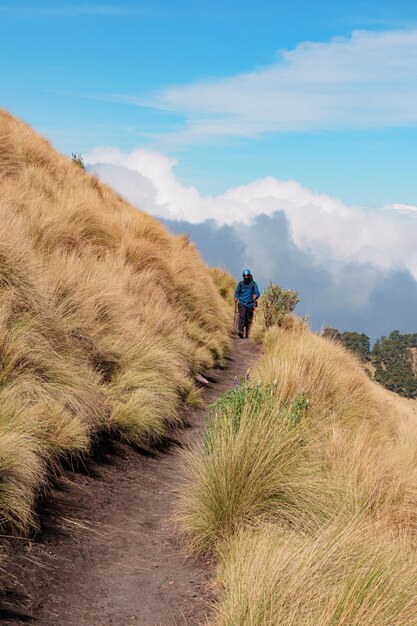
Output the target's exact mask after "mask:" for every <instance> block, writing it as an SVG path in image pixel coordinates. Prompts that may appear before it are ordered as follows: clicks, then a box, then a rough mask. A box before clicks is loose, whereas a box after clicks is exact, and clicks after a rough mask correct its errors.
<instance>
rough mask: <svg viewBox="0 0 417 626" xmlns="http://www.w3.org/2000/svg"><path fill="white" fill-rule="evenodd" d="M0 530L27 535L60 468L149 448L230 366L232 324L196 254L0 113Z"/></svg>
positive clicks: (179, 239)
mask: <svg viewBox="0 0 417 626" xmlns="http://www.w3.org/2000/svg"><path fill="white" fill-rule="evenodd" d="M0 296H1V297H0V478H1V482H0V522H1V526H2V528H3V529H6V528H7V529H8V531H10V530H19V531H26V530H27V529H28V528H29V527H30V525H32V524H33V523H34V514H33V505H34V498H35V496H36V493H37V492H38V490H39V488H40V486H41V485H42V484H43V483H44V481H45V480H46V477H47V475H48V471H49V469H50V468H51V467H53V466H54V465H55V464H56V463H57V462H58V461H59V459H60V458H61V457H62V456H68V455H74V454H80V453H86V452H88V450H89V448H90V446H91V444H92V442H93V440H94V439H95V437H96V435H97V433H99V432H102V431H108V432H109V431H112V432H117V433H119V434H120V436H122V437H123V438H124V439H125V440H127V441H132V442H135V443H138V444H140V445H148V444H149V443H152V442H154V441H155V440H157V439H159V438H160V437H162V436H163V435H164V433H165V431H166V429H167V426H168V425H169V424H170V423H173V422H175V421H176V420H177V419H178V409H179V407H180V406H181V403H182V402H183V401H187V400H188V401H189V402H193V401H196V399H197V395H196V391H195V388H194V384H193V380H192V376H193V374H194V373H195V372H197V371H199V370H201V369H202V368H205V367H208V366H210V365H212V364H213V363H214V362H215V361H222V359H223V358H224V355H225V351H226V350H227V346H228V338H227V330H228V326H229V313H228V309H227V305H226V303H225V301H224V300H223V299H222V298H221V297H220V295H219V293H218V291H217V289H216V287H215V285H214V283H213V280H212V278H211V276H210V274H209V272H208V268H207V267H206V266H205V265H204V263H203V262H202V260H201V259H200V256H199V254H198V252H197V251H196V249H195V248H194V247H193V246H192V245H191V244H190V243H189V241H188V239H187V238H186V237H176V236H172V235H170V234H169V233H168V232H167V231H166V229H165V228H164V227H163V226H162V225H161V224H159V223H158V222H157V221H156V220H155V219H153V218H151V217H149V216H148V215H146V214H145V213H143V212H141V211H138V210H136V209H134V208H133V207H131V206H130V205H129V204H128V203H126V202H125V201H124V200H122V199H121V198H120V197H119V196H118V195H116V194H115V193H114V192H113V191H111V190H110V189H109V188H108V187H106V186H105V185H102V184H100V183H99V182H98V181H97V179H96V178H95V177H94V176H91V175H88V174H87V173H86V172H85V171H83V170H82V169H81V168H80V167H78V166H77V165H76V164H74V163H72V162H71V161H70V160H69V159H67V158H66V157H64V156H62V155H60V154H58V153H57V152H55V151H54V150H53V149H52V148H51V146H50V145H49V144H48V143H47V142H46V141H45V140H43V139H42V138H40V137H39V136H38V135H36V134H35V133H34V132H33V131H32V130H31V129H30V128H29V127H28V126H27V125H25V124H24V123H22V122H20V121H17V120H16V119H15V118H13V117H12V116H11V115H9V114H8V113H7V112H5V111H0Z"/></svg>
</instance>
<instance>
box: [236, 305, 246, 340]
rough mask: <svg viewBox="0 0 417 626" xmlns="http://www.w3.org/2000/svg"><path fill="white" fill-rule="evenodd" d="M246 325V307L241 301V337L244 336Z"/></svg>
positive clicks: (238, 327)
mask: <svg viewBox="0 0 417 626" xmlns="http://www.w3.org/2000/svg"><path fill="white" fill-rule="evenodd" d="M245 325H246V307H245V305H244V304H241V303H240V302H239V319H238V324H237V330H238V335H239V337H243V329H244V328H245Z"/></svg>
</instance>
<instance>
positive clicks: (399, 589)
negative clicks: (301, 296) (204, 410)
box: [179, 321, 417, 626]
mask: <svg viewBox="0 0 417 626" xmlns="http://www.w3.org/2000/svg"><path fill="white" fill-rule="evenodd" d="M264 348H265V350H264V354H263V355H262V357H261V359H260V362H259V363H258V365H257V366H256V368H255V370H254V372H253V379H254V381H253V383H252V385H253V384H255V383H256V384H261V385H263V386H265V385H266V384H268V385H269V387H268V388H269V389H272V392H271V393H272V395H273V399H272V401H271V402H265V403H263V404H262V405H261V406H259V404H258V405H256V404H253V403H251V402H246V403H245V404H244V408H243V410H242V412H241V414H240V416H239V419H238V420H236V419H234V417H236V416H233V415H227V414H226V413H224V414H223V415H220V417H219V419H217V420H216V421H214V422H212V425H211V427H210V430H209V433H208V435H209V439H208V440H207V437H206V445H205V446H202V447H199V448H196V449H194V450H192V451H190V452H188V453H187V456H186V466H187V474H186V476H185V479H184V484H183V485H182V487H181V494H180V499H179V520H180V524H181V525H182V529H183V531H184V533H185V537H186V540H187V541H188V545H189V547H190V550H192V551H193V552H196V553H201V552H205V551H207V550H211V551H214V552H215V553H216V552H217V553H218V554H219V555H220V556H219V559H220V566H219V581H220V583H221V591H220V593H219V599H218V602H217V605H216V607H215V610H214V617H213V623H215V624H222V625H226V624H227V625H230V626H232V625H233V626H237V625H248V626H249V625H251V626H261V625H264V624H266V625H270V626H272V625H274V624H282V625H294V626H295V625H296V624H300V625H311V626H313V625H315V624H320V625H321V624H324V625H326V624H328V625H330V624H332V625H333V624H335V625H337V626H342V625H343V626H347V625H349V626H356V625H358V624H360V625H361V626H363V625H366V626H371V625H374V624H377V625H381V626H382V625H383V624H387V625H391V624H393V625H394V624H395V625H396V626H397V625H398V626H400V624H401V625H404V626H406V625H407V626H408V625H409V626H411V625H414V624H416V623H417V603H416V602H415V600H414V597H413V596H414V594H413V592H412V589H413V586H414V587H415V583H416V573H417V569H416V561H415V557H414V551H415V543H416V523H417V515H416V512H417V420H416V415H415V412H414V410H413V409H414V407H413V405H411V404H410V403H408V402H406V401H404V400H403V399H401V398H397V397H396V396H394V394H390V393H388V392H386V391H385V390H384V389H383V388H382V387H380V386H378V385H376V384H375V383H373V382H372V381H371V380H370V379H369V378H368V376H367V375H366V373H365V372H364V371H363V369H362V366H361V364H360V363H359V362H358V361H357V360H356V358H355V357H354V356H353V355H352V354H350V353H348V352H347V351H346V350H345V349H344V348H343V347H342V346H340V345H336V344H335V343H333V342H331V341H329V340H326V339H324V338H322V337H319V336H318V335H315V334H313V333H311V332H310V331H309V330H308V328H307V327H306V326H305V324H302V323H300V322H296V321H293V322H292V323H291V324H288V325H287V327H286V328H273V329H271V330H270V331H269V332H268V333H266V334H265V336H264ZM242 389H243V393H245V391H244V388H242ZM305 400H308V406H307V407H306V406H305V404H303V403H304V402H305ZM300 403H301V404H300ZM300 406H301V407H303V409H302V411H301V413H300V412H298V413H297V411H298V409H297V407H300ZM237 424H238V425H237ZM207 441H209V445H207Z"/></svg>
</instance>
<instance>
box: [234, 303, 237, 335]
mask: <svg viewBox="0 0 417 626" xmlns="http://www.w3.org/2000/svg"><path fill="white" fill-rule="evenodd" d="M236 317H237V302H236V300H235V314H234V316H233V334H234V335H236Z"/></svg>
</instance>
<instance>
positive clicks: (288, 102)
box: [0, 0, 417, 338]
mask: <svg viewBox="0 0 417 626" xmlns="http://www.w3.org/2000/svg"><path fill="white" fill-rule="evenodd" d="M0 76H1V81H0V105H1V106H3V107H5V108H6V109H8V110H10V111H11V112H12V113H14V114H15V115H17V116H18V117H21V118H23V119H25V120H26V121H27V122H29V123H30V124H31V125H32V126H33V127H34V128H35V129H36V130H38V131H39V132H40V133H42V134H44V135H46V136H47V137H48V138H49V139H50V140H51V141H52V143H53V144H54V145H55V146H56V147H57V148H58V149H59V150H61V151H63V152H65V153H67V154H68V155H70V154H71V153H72V152H77V153H82V154H83V155H84V156H85V160H86V163H87V164H88V167H89V168H91V170H93V171H94V172H95V173H96V174H97V175H98V176H100V177H101V178H102V179H103V180H105V181H106V182H108V183H109V184H111V185H112V186H113V187H115V188H116V189H117V190H118V191H119V192H120V193H121V194H122V195H124V196H126V197H127V198H128V199H129V200H130V201H131V202H132V203H133V204H135V205H136V206H138V207H140V208H144V209H145V210H147V211H148V212H149V213H152V214H154V215H156V216H157V217H159V218H160V219H163V220H165V221H166V223H167V224H168V226H169V227H170V228H171V230H174V231H178V232H180V231H181V232H183V231H186V232H189V233H191V236H192V238H193V239H194V241H195V242H196V243H197V245H198V246H199V248H200V250H201V251H202V253H203V255H204V257H205V259H206V260H207V261H208V262H209V263H210V264H218V263H221V264H223V265H224V266H225V267H226V268H227V269H230V270H231V271H233V272H234V273H235V274H236V275H237V274H238V273H239V267H246V266H248V265H250V266H251V267H252V268H253V269H254V272H255V274H256V276H257V278H258V280H259V282H260V283H261V284H262V285H263V286H264V285H266V284H267V283H268V281H269V280H270V279H272V280H277V281H279V282H280V283H281V284H283V285H284V286H285V287H291V288H295V289H298V290H299V291H300V296H301V305H300V308H299V311H300V313H307V314H309V315H310V316H311V318H312V320H313V325H314V327H315V328H318V327H320V326H321V325H323V324H329V325H336V326H338V327H339V328H341V329H342V330H349V329H358V330H364V331H365V332H368V334H370V335H371V336H372V337H373V338H375V337H376V336H377V335H380V334H382V333H385V334H386V333H388V332H389V331H390V330H392V329H393V328H399V329H400V330H402V331H406V332H415V331H416V329H417V328H416V325H417V321H416V314H415V311H416V308H417V209H416V206H417V185H416V169H417V3H416V2H415V1H405V0H397V1H395V2H394V0H390V1H388V0H378V1H376V0H369V1H366V0H365V1H359V0H351V1H350V2H349V3H347V2H346V1H343V2H342V1H339V0H333V1H330V0H328V1H324V0H316V1H315V2H311V1H307V0H293V1H292V2H287V3H284V2H278V1H272V0H258V2H256V3H255V2H253V0H239V1H232V0H222V1H220V0H205V1H199V0H196V1H194V2H190V1H188V0H180V1H172V0H171V1H168V0H153V1H152V2H135V1H133V0H121V1H119V2H116V1H115V0H113V1H111V0H110V1H105V0H101V1H100V0H95V1H94V0H91V1H90V2H81V1H79V0H72V1H71V2H69V1H68V2H67V0H61V1H60V2H57V1H55V2H52V1H50V0H33V1H31V2H28V1H25V0H0ZM291 181H292V182H291Z"/></svg>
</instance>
